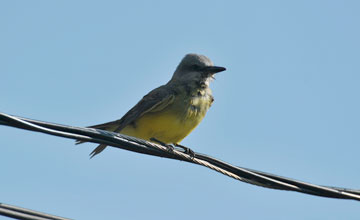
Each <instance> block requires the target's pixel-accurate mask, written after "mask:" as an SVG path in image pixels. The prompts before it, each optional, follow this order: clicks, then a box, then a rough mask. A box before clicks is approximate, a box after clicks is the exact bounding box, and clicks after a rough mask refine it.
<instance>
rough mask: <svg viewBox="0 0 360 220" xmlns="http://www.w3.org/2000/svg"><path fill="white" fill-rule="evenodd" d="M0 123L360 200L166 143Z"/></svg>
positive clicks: (274, 185)
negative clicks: (170, 146) (185, 151)
mask: <svg viewBox="0 0 360 220" xmlns="http://www.w3.org/2000/svg"><path fill="white" fill-rule="evenodd" d="M0 125H6V126H11V127H16V128H21V129H25V130H30V131H36V132H42V133H46V134H50V135H55V136H60V137H65V138H70V139H75V140H81V141H87V142H93V143H99V144H106V145H109V146H112V147H116V148H120V149H124V150H129V151H133V152H137V153H142V154H148V155H153V156H159V157H165V158H169V159H176V160H181V161H186V162H190V163H194V164H198V165H201V166H205V167H208V168H210V169H212V170H215V171H217V172H220V173H222V174H224V175H226V176H229V177H231V178H234V179H236V180H239V181H242V182H246V183H250V184H253V185H257V186H262V187H266V188H271V189H278V190H289V191H296V192H300V193H305V194H310V195H316V196H322V197H328V198H338V199H352V200H357V201H360V190H354V189H346V188H340V187H332V186H320V185H316V184H310V183H306V182H302V181H298V180H294V179H290V178H286V177H281V176H277V175H274V174H270V173H265V172H261V171H257V170H252V169H248V168H242V167H238V166H234V165H231V164H229V163H226V162H224V161H221V160H219V159H216V158H213V157H211V156H208V155H205V154H201V153H198V152H195V155H194V156H191V155H188V154H186V153H184V151H182V150H180V149H177V148H176V149H175V150H172V151H171V150H170V151H169V149H168V148H167V147H166V146H163V145H160V144H156V143H152V142H148V141H145V140H142V139H138V138H135V137H130V136H126V135H122V134H118V133H113V132H108V131H104V130H99V129H93V128H81V127H73V126H67V125H61V124H54V123H49V122H43V121H38V120H32V119H27V118H22V117H16V116H11V115H7V114H4V113H0Z"/></svg>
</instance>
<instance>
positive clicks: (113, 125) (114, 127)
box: [75, 120, 119, 159]
mask: <svg viewBox="0 0 360 220" xmlns="http://www.w3.org/2000/svg"><path fill="white" fill-rule="evenodd" d="M118 123H119V120H117V121H111V122H107V123H104V124H99V125H93V126H90V127H88V128H96V129H101V130H106V131H114V132H118V129H119V127H118ZM85 142H86V141H81V140H76V142H75V144H76V145H78V144H82V143H85ZM106 146H107V145H106V144H100V145H99V146H97V147H96V148H95V149H94V150H93V151H92V152H91V153H90V159H91V158H93V157H94V156H95V155H97V154H99V153H101V152H102V151H103V150H104V149H105V148H106Z"/></svg>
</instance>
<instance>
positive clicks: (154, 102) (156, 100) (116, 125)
mask: <svg viewBox="0 0 360 220" xmlns="http://www.w3.org/2000/svg"><path fill="white" fill-rule="evenodd" d="M174 99H175V95H174V93H173V92H172V91H170V90H168V89H166V88H164V86H162V87H159V88H156V89H154V90H152V91H151V92H150V93H148V94H147V95H146V96H144V97H143V98H142V99H141V100H140V101H139V102H138V103H137V104H136V105H135V106H134V107H133V108H132V109H130V110H129V111H128V112H127V113H126V114H125V115H124V116H123V117H122V118H121V119H119V120H116V121H111V122H108V123H104V124H99V125H93V126H90V128H97V129H102V130H108V131H113V132H119V131H121V130H122V129H123V128H125V127H126V126H127V125H129V124H131V123H132V122H134V121H135V120H136V119H137V118H139V117H140V116H142V115H144V114H145V113H149V112H157V111H161V110H163V109H164V108H166V107H167V106H168V105H170V104H172V103H173V102H174Z"/></svg>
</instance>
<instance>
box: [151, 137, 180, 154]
mask: <svg viewBox="0 0 360 220" xmlns="http://www.w3.org/2000/svg"><path fill="white" fill-rule="evenodd" d="M150 141H152V142H155V143H158V144H160V145H162V146H164V147H166V148H167V150H168V151H170V152H172V151H174V149H175V148H174V146H173V145H171V144H165V143H164V142H162V141H160V140H158V139H156V138H154V137H152V138H150Z"/></svg>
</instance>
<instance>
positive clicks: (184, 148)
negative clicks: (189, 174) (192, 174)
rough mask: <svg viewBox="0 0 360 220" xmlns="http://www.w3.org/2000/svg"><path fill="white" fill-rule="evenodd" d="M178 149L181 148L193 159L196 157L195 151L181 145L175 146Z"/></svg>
mask: <svg viewBox="0 0 360 220" xmlns="http://www.w3.org/2000/svg"><path fill="white" fill-rule="evenodd" d="M174 145H175V146H176V147H180V148H182V149H183V150H184V153H186V154H188V155H189V156H190V157H191V158H194V157H195V152H194V151H193V150H191V149H190V148H188V147H185V146H183V145H181V144H174Z"/></svg>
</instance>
